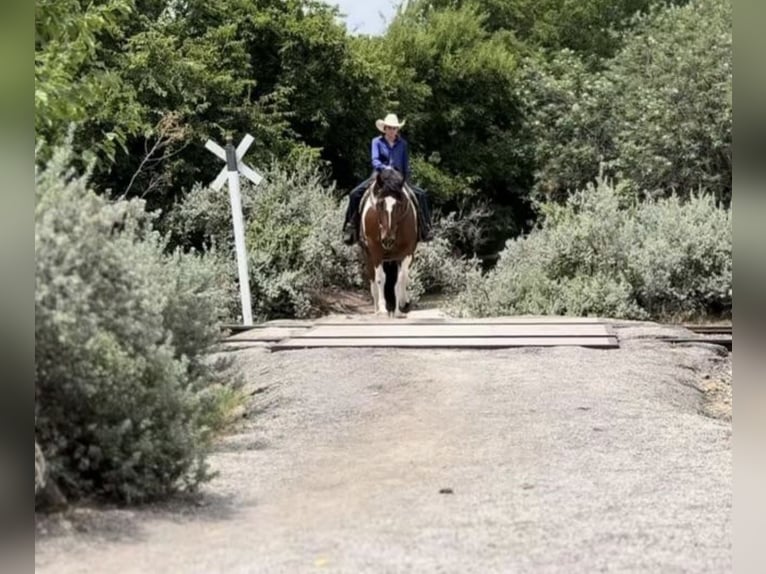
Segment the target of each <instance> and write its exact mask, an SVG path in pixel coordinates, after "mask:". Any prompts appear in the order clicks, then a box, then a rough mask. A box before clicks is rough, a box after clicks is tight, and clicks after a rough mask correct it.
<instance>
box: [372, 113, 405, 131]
mask: <svg viewBox="0 0 766 574" xmlns="http://www.w3.org/2000/svg"><path fill="white" fill-rule="evenodd" d="M406 123H407V122H406V121H402V123H399V118H398V117H396V114H388V115H387V116H386V117H385V118H384V119H382V120H375V127H377V128H378V131H381V132H383V131H385V129H384V128H385V126H392V127H395V128H403V127H404V124H406Z"/></svg>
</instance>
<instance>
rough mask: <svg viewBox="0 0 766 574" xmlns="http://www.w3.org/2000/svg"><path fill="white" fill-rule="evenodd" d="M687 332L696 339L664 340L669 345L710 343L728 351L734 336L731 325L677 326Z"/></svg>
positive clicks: (673, 338)
mask: <svg viewBox="0 0 766 574" xmlns="http://www.w3.org/2000/svg"><path fill="white" fill-rule="evenodd" d="M679 326H680V327H683V328H684V329H687V330H688V331H691V332H692V333H694V334H695V335H697V336H696V337H668V338H667V339H666V340H667V341H669V342H671V343H710V344H713V345H721V346H722V347H726V348H727V349H728V350H729V351H731V350H732V347H733V345H734V335H733V332H732V326H731V324H728V325H697V324H682V325H679Z"/></svg>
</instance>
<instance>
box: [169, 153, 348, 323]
mask: <svg viewBox="0 0 766 574" xmlns="http://www.w3.org/2000/svg"><path fill="white" fill-rule="evenodd" d="M263 175H264V179H263V181H262V182H261V183H260V185H258V186H252V185H249V184H244V185H243V186H242V210H243V216H244V219H245V233H246V237H245V243H246V247H247V253H248V270H249V273H250V290H251V299H252V307H253V315H254V317H255V318H256V319H267V318H271V317H278V316H281V317H285V316H290V317H306V316H309V315H311V314H312V313H314V311H315V309H316V308H317V304H318V299H317V296H316V295H317V293H318V292H319V291H321V290H322V289H323V288H325V287H327V286H331V285H332V286H337V287H346V288H355V287H359V286H361V275H360V265H359V260H358V256H357V252H356V249H354V248H351V247H348V246H346V245H343V243H342V237H341V226H342V223H343V211H342V209H345V205H344V206H339V205H338V201H337V199H336V198H335V196H334V190H333V188H332V187H330V186H325V185H324V184H323V178H322V175H321V173H320V171H319V168H318V166H317V165H316V163H313V162H309V161H298V162H296V163H295V165H292V166H290V167H287V166H282V165H280V164H277V163H273V164H271V165H270V166H269V168H268V169H267V170H265V171H264V174H263ZM171 228H172V230H173V233H174V235H175V236H176V237H178V238H179V240H180V241H183V240H184V239H186V240H187V241H188V240H189V238H191V239H195V240H197V241H204V242H207V243H209V244H212V245H217V246H220V249H221V253H225V254H226V256H227V257H228V258H229V260H230V264H229V266H228V269H229V274H230V276H231V277H232V278H236V264H235V254H234V236H233V231H232V224H231V208H230V206H229V197H228V194H227V193H226V191H225V190H224V191H221V192H215V191H213V190H211V189H210V188H205V187H202V186H197V187H195V188H194V189H193V190H192V191H191V193H189V195H188V196H187V197H186V198H184V200H183V201H182V202H181V203H180V204H179V205H178V207H177V208H176V209H175V211H174V212H173V214H172V215H171ZM233 295H234V296H233V298H232V300H231V309H232V312H233V316H236V314H237V313H238V312H239V311H238V310H239V307H240V302H239V293H238V291H237V293H236V294H233Z"/></svg>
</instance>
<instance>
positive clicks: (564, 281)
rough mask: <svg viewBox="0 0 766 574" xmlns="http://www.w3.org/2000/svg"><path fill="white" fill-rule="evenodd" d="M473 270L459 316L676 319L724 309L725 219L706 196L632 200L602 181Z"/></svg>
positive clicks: (727, 291)
mask: <svg viewBox="0 0 766 574" xmlns="http://www.w3.org/2000/svg"><path fill="white" fill-rule="evenodd" d="M542 212H543V217H544V219H543V222H542V223H541V225H540V227H538V228H536V229H534V230H533V231H532V232H531V233H530V234H529V235H528V236H526V237H523V238H517V239H514V240H511V241H509V242H508V243H507V244H506V248H505V250H504V251H503V252H502V253H501V256H500V260H499V261H498V264H497V266H496V268H495V269H493V270H492V271H491V272H489V273H488V274H486V275H482V274H480V273H478V272H472V273H470V274H469V276H468V278H467V287H466V290H465V291H464V292H463V293H461V294H460V296H459V297H458V298H457V300H456V304H455V309H454V311H455V312H456V313H458V314H460V315H478V316H488V315H512V314H534V315H537V314H542V315H546V314H556V315H578V316H587V315H596V316H602V317H622V318H634V319H641V318H647V317H654V318H673V319H682V318H685V317H690V316H694V315H699V314H704V313H714V314H727V313H730V312H731V260H732V243H731V215H730V212H729V211H728V210H726V209H723V208H721V207H719V206H718V205H717V204H716V202H715V201H714V199H713V198H712V197H711V196H710V195H705V194H692V195H691V196H690V197H689V199H688V200H681V199H680V198H678V197H677V196H671V197H669V198H663V199H655V200H647V201H644V202H638V201H636V200H635V198H633V197H632V195H631V194H630V193H628V192H627V191H626V189H625V187H624V186H621V185H617V186H614V185H612V184H610V183H609V182H608V181H606V180H605V179H603V178H600V179H598V180H597V182H596V185H590V186H588V188H587V189H585V190H580V191H578V192H576V193H575V194H573V195H572V196H571V197H570V198H569V199H568V200H567V202H566V204H565V205H559V204H556V203H547V204H543V206H542Z"/></svg>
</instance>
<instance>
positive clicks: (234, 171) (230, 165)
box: [205, 134, 263, 326]
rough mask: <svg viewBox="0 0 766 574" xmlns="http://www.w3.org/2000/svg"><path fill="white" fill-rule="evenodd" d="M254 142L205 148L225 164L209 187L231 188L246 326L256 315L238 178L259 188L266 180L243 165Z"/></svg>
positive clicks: (250, 138)
mask: <svg viewBox="0 0 766 574" xmlns="http://www.w3.org/2000/svg"><path fill="white" fill-rule="evenodd" d="M253 141H254V138H253V136H251V135H250V134H247V135H246V136H245V137H244V138H242V141H241V142H239V145H238V146H237V148H236V149H235V148H234V145H233V144H232V142H231V136H228V137H227V138H226V148H225V149H224V148H222V147H221V146H219V145H218V144H217V143H215V142H214V141H213V140H207V142H205V148H206V149H207V150H208V151H210V152H212V153H213V154H214V155H216V156H218V157H219V158H220V159H222V160H224V161H225V162H226V167H224V168H223V169H222V170H221V173H219V174H218V177H216V178H215V180H214V181H213V183H211V184H210V187H212V188H213V189H214V190H216V191H220V189H221V188H222V187H223V185H224V183H226V182H228V184H229V201H230V203H231V218H232V223H233V225H234V245H235V247H236V251H237V270H238V272H239V294H240V297H241V299H242V322H243V324H244V325H247V326H250V325H252V324H253V311H252V306H251V304H250V278H249V275H248V272H247V251H246V250H245V224H244V220H243V218H242V196H241V194H240V190H239V174H240V173H241V174H242V175H244V176H245V177H246V178H247V179H249V180H250V181H252V182H253V184H254V185H258V184H259V183H260V182H261V180H262V179H263V178H262V177H261V175H260V174H259V173H258V172H256V171H255V170H253V169H252V168H250V167H249V166H248V165H247V164H245V163H244V162H242V158H243V157H244V155H245V152H247V150H248V148H249V147H250V145H251V144H252V143H253Z"/></svg>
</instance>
